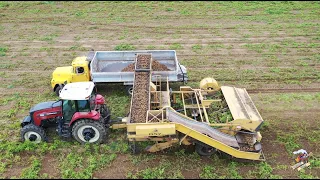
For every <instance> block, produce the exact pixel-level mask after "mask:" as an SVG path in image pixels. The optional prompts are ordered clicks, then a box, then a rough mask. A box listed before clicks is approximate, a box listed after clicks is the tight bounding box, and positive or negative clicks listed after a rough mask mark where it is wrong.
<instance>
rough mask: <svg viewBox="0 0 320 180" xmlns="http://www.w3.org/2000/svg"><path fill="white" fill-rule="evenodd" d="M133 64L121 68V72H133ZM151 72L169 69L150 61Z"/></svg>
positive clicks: (157, 62)
mask: <svg viewBox="0 0 320 180" xmlns="http://www.w3.org/2000/svg"><path fill="white" fill-rule="evenodd" d="M134 65H135V63H132V64H130V65H129V66H127V67H125V68H123V69H122V70H121V72H133V71H134ZM152 70H153V71H170V69H169V68H168V67H167V66H166V65H163V64H161V63H159V61H157V60H152Z"/></svg>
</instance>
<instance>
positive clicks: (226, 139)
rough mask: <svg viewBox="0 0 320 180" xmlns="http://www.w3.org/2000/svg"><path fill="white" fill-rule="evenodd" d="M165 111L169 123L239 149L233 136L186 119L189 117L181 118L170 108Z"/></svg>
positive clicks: (180, 115) (181, 116)
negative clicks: (185, 127) (183, 126)
mask: <svg viewBox="0 0 320 180" xmlns="http://www.w3.org/2000/svg"><path fill="white" fill-rule="evenodd" d="M166 111H167V119H168V120H169V121H171V122H175V123H180V124H183V125H185V126H187V127H189V128H191V129H194V130H196V131H198V132H200V133H202V134H206V135H208V136H210V137H211V138H213V139H216V140H218V141H220V142H223V143H224V144H227V145H229V146H232V147H237V148H238V147H239V144H238V142H237V139H236V138H235V137H234V136H231V135H228V134H224V133H222V132H220V131H219V130H216V129H214V128H212V127H211V126H209V125H208V124H206V123H202V122H199V121H194V120H192V119H191V118H190V119H188V118H189V117H186V116H183V115H182V114H180V113H177V112H175V111H174V110H171V109H170V108H167V110H166Z"/></svg>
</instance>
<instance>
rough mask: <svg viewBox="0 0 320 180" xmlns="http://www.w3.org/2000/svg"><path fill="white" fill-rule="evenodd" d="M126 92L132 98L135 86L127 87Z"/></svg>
mask: <svg viewBox="0 0 320 180" xmlns="http://www.w3.org/2000/svg"><path fill="white" fill-rule="evenodd" d="M126 91H127V94H128V95H129V96H132V93H133V86H126Z"/></svg>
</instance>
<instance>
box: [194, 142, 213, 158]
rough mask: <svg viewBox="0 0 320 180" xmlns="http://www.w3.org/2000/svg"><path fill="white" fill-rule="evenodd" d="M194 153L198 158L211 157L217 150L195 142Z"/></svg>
mask: <svg viewBox="0 0 320 180" xmlns="http://www.w3.org/2000/svg"><path fill="white" fill-rule="evenodd" d="M195 144H196V148H195V149H196V152H197V153H198V154H199V155H200V156H211V155H212V154H214V153H216V151H217V149H216V148H214V147H211V146H209V145H207V144H205V143H202V142H196V143H195Z"/></svg>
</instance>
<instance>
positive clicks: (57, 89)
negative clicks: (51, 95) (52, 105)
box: [54, 86, 62, 96]
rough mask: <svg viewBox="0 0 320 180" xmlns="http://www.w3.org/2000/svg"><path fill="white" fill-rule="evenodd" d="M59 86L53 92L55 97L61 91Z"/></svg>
mask: <svg viewBox="0 0 320 180" xmlns="http://www.w3.org/2000/svg"><path fill="white" fill-rule="evenodd" d="M61 89H62V88H61V86H57V88H56V89H55V90H54V92H55V93H56V95H57V96H59V95H60V91H61Z"/></svg>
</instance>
